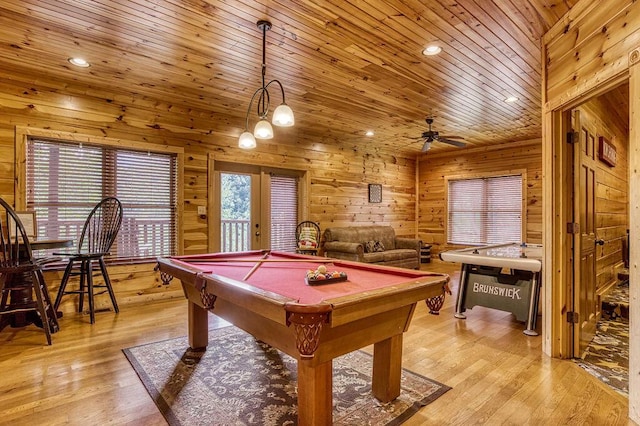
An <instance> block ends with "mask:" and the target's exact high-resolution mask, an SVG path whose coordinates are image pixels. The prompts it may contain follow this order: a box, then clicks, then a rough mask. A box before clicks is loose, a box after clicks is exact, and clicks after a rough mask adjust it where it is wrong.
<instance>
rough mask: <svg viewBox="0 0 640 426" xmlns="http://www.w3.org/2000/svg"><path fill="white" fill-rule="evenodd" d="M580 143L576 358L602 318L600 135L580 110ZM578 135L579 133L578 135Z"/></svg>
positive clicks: (575, 120)
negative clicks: (598, 192)
mask: <svg viewBox="0 0 640 426" xmlns="http://www.w3.org/2000/svg"><path fill="white" fill-rule="evenodd" d="M572 125H573V129H574V130H575V131H577V133H578V135H577V136H578V140H577V141H576V143H575V144H574V145H573V152H574V154H573V159H574V162H573V171H574V173H573V196H574V197H573V216H574V223H577V227H576V228H577V229H574V233H573V235H574V239H573V240H574V250H573V253H574V259H575V260H576V262H574V279H573V305H574V312H575V313H576V314H577V316H578V322H577V323H576V324H575V325H576V326H577V327H575V329H574V333H573V334H574V351H573V355H574V356H582V354H583V353H584V351H585V349H586V347H587V345H588V344H589V342H590V341H591V339H592V338H593V336H594V334H595V329H596V322H597V319H598V312H599V309H598V306H597V297H596V250H595V244H596V215H595V213H596V209H595V200H596V168H597V159H596V149H597V148H596V140H597V138H596V134H595V131H594V128H593V124H592V123H590V122H589V120H588V119H587V116H586V115H584V114H582V115H581V114H580V111H579V110H574V111H573V112H572ZM574 134H575V132H574Z"/></svg>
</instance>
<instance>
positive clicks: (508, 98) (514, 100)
mask: <svg viewBox="0 0 640 426" xmlns="http://www.w3.org/2000/svg"><path fill="white" fill-rule="evenodd" d="M517 100H518V98H517V97H515V96H509V97H507V98H505V100H504V101H505V102H506V103H508V104H512V103H514V102H516V101H517Z"/></svg>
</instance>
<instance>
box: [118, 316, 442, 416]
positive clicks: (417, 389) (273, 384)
mask: <svg viewBox="0 0 640 426" xmlns="http://www.w3.org/2000/svg"><path fill="white" fill-rule="evenodd" d="M123 352H124V354H125V355H126V357H127V359H128V360H129V362H130V363H131V365H132V366H133V368H134V369H135V371H136V373H137V374H138V376H139V377H140V379H141V380H142V382H143V383H144V386H145V387H146V389H147V391H148V392H149V395H151V398H153V400H154V401H155V403H156V405H157V406H158V408H159V409H160V411H161V412H162V414H163V415H164V417H165V419H166V420H167V422H168V423H169V424H170V425H184V426H186V425H252V424H255V425H294V424H296V423H297V394H296V376H297V367H296V365H297V364H296V360H295V359H294V358H291V357H290V356H288V355H286V354H284V353H282V352H280V351H278V350H276V349H273V348H272V347H270V346H269V345H267V344H265V343H263V342H260V341H257V340H256V339H255V338H253V336H251V335H250V334H247V333H245V332H244V331H242V330H240V329H238V328H236V327H224V328H220V329H215V330H210V331H209V347H208V349H207V350H206V351H193V350H191V349H189V345H188V343H187V338H186V337H182V338H177V339H170V340H165V341H162V342H157V343H151V344H147V345H143V346H137V347H133V348H127V349H123ZM371 365H372V356H371V355H369V354H368V353H366V352H364V351H355V352H351V353H349V354H347V355H344V356H342V357H340V358H337V359H335V360H334V362H333V422H334V424H335V425H365V424H367V425H368V424H375V425H384V424H387V425H396V424H400V423H402V422H404V421H405V420H407V419H408V418H409V417H411V416H412V415H413V414H415V413H416V412H417V411H418V410H419V409H420V408H422V407H424V406H425V405H427V404H429V403H431V402H433V401H435V400H436V399H437V398H438V397H439V396H441V395H442V394H444V393H445V392H447V391H448V390H449V389H450V388H449V387H448V386H446V385H443V384H441V383H438V382H435V381H433V380H430V379H428V378H426V377H424V376H421V375H419V374H416V373H413V372H411V371H408V370H406V369H403V371H402V382H401V386H402V389H401V393H400V396H399V397H398V398H397V399H396V400H394V401H392V402H390V403H386V404H383V403H380V402H379V401H378V400H377V399H375V397H373V396H372V395H371V368H372V367H371Z"/></svg>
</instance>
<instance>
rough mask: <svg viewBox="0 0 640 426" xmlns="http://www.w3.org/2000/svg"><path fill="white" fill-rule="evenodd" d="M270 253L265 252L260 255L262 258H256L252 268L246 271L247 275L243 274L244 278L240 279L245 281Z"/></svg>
mask: <svg viewBox="0 0 640 426" xmlns="http://www.w3.org/2000/svg"><path fill="white" fill-rule="evenodd" d="M270 254H271V252H270V251H268V252H266V253H265V254H263V255H262V258H261V259H259V260H258V262H257V263H256V264H255V265H253V268H251V270H250V271H249V272H247V275H245V276H244V278H243V279H242V281H246V280H248V279H249V277H250V276H251V275H253V273H254V272H255V271H256V270H257V269H258V268H259V267H260V266H261V265H262V262H264V261H265V260H266V259H267V256H269V255H270ZM254 262H255V260H254Z"/></svg>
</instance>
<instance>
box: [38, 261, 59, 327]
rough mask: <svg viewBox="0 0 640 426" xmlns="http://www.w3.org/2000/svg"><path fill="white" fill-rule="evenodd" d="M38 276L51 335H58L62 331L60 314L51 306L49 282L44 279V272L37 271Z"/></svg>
mask: <svg viewBox="0 0 640 426" xmlns="http://www.w3.org/2000/svg"><path fill="white" fill-rule="evenodd" d="M36 274H37V275H38V284H39V285H40V288H41V289H42V300H43V302H44V308H45V309H44V310H45V311H46V312H47V316H48V317H49V324H47V325H48V326H49V329H50V331H51V333H57V332H58V331H60V325H59V324H58V314H57V312H56V310H55V309H53V305H52V304H51V297H50V296H49V289H48V288H47V282H46V281H45V279H44V275H43V274H42V270H41V269H38V270H37V271H36Z"/></svg>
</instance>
